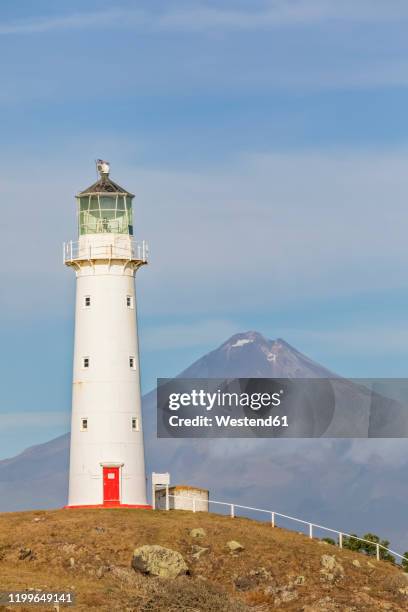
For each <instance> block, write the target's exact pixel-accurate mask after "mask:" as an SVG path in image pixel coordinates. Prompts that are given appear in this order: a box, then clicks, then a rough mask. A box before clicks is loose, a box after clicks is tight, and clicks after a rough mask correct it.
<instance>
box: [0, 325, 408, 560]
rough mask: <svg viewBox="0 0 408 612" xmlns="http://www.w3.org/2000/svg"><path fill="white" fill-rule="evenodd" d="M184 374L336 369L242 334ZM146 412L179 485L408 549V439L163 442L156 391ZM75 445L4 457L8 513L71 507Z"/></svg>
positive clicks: (351, 414)
mask: <svg viewBox="0 0 408 612" xmlns="http://www.w3.org/2000/svg"><path fill="white" fill-rule="evenodd" d="M179 376H180V377H184V378H207V377H292V378H293V377H298V378H324V377H331V378H332V377H333V376H335V375H334V374H333V373H331V372H330V371H329V370H327V369H326V368H324V367H323V366H321V365H319V364H317V363H315V362H313V361H312V360H310V359H309V358H308V357H306V356H305V355H302V354H301V353H299V352H298V351H297V350H296V349H294V348H293V347H291V346H290V345H289V344H287V343H286V342H285V341H284V340H281V339H278V340H268V339H266V338H264V337H263V336H262V335H261V334H258V333H256V332H252V331H251V332H247V333H240V334H236V335H234V336H232V337H231V338H230V339H229V340H228V341H227V342H225V343H224V344H222V345H221V346H220V347H219V348H217V349H216V350H214V351H212V352H210V353H208V354H207V355H205V356H204V357H202V358H201V359H199V360H197V361H196V362H195V363H193V364H192V365H191V366H190V367H189V368H187V369H186V370H184V372H181V373H180V375H179ZM339 381H340V383H339V384H343V383H344V382H345V383H347V384H349V385H350V384H351V383H348V382H347V381H344V380H343V379H339ZM347 391H348V393H349V395H345V397H346V400H345V403H344V406H343V413H344V414H343V418H344V420H345V421H347V419H348V418H356V415H355V412H356V409H357V408H358V406H356V405H355V402H353V401H352V400H353V397H354V395H353V393H354V387H350V386H349V387H347ZM350 394H351V395H350ZM347 398H348V399H347ZM348 400H350V401H348ZM143 413H144V417H143V418H144V429H145V448H146V467H147V473H148V474H150V473H151V471H152V470H154V471H158V472H162V471H163V472H164V471H169V472H170V473H171V477H172V481H173V482H174V483H185V484H192V485H194V484H195V485H198V486H202V487H206V488H208V489H210V491H211V495H212V497H213V498H214V499H216V500H221V501H222V500H225V501H235V502H236V503H241V504H244V505H248V506H255V507H260V508H273V509H275V510H276V511H279V512H282V513H284V514H291V515H292V516H299V517H300V518H305V519H306V520H312V521H315V522H316V523H320V524H323V525H327V526H328V527H334V528H336V529H341V530H344V531H349V532H350V531H352V532H357V533H366V532H368V531H372V532H374V533H379V534H380V535H381V536H382V537H384V538H385V537H386V538H387V539H390V540H391V541H398V542H399V547H400V549H401V547H402V550H405V549H408V534H407V532H406V516H407V513H408V495H407V486H406V480H407V478H406V474H407V470H408V440H406V439H401V440H379V439H360V440H343V439H337V440H332V439H324V438H322V439H287V438H286V439H276V438H273V439H271V438H266V439H265V438H264V439H193V440H191V439H160V440H158V439H157V437H156V393H155V391H152V392H151V393H148V394H147V395H145V396H144V397H143ZM357 417H358V418H357V421H358V423H360V425H359V426H360V427H361V430H362V431H364V430H365V431H367V430H368V427H369V424H368V419H367V416H366V415H365V414H364V415H361V418H359V415H358V414H357ZM341 425H342V424H341V423H339V426H341ZM68 448H69V437H68V435H66V436H61V437H60V438H57V439H56V440H52V441H50V442H48V443H47V444H41V445H38V446H35V447H32V448H31V449H28V450H26V451H24V452H23V453H21V454H20V455H18V456H17V457H14V458H12V459H6V460H3V461H0V510H2V511H6V510H23V509H30V508H51V507H54V508H55V507H60V506H63V505H64V504H65V503H66V494H67V467H68Z"/></svg>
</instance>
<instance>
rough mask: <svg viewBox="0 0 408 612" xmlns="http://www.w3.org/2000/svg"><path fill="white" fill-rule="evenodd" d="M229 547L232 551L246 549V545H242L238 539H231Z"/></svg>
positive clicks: (236, 551)
mask: <svg viewBox="0 0 408 612" xmlns="http://www.w3.org/2000/svg"><path fill="white" fill-rule="evenodd" d="M227 548H228V550H229V551H230V552H232V553H238V552H241V551H242V550H245V546H242V544H240V543H239V542H237V541H236V540H230V541H229V542H227Z"/></svg>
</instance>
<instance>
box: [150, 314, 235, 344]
mask: <svg viewBox="0 0 408 612" xmlns="http://www.w3.org/2000/svg"><path fill="white" fill-rule="evenodd" d="M238 331H240V327H239V325H238V324H236V323H233V322H232V321H227V320H222V319H215V320H214V319H208V320H202V321H196V322H194V323H183V324H178V325H177V324H176V325H171V324H169V325H159V326H157V325H156V326H155V327H154V328H147V329H146V330H145V332H144V334H143V339H144V344H143V346H144V348H145V349H147V350H158V349H159V350H165V349H169V348H187V347H199V346H208V345H210V344H212V343H214V342H219V339H220V338H227V337H228V336H231V335H232V334H234V333H236V332H238Z"/></svg>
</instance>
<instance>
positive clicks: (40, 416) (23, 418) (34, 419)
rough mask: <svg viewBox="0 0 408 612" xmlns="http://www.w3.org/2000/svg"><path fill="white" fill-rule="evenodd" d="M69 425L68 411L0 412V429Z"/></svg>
mask: <svg viewBox="0 0 408 612" xmlns="http://www.w3.org/2000/svg"><path fill="white" fill-rule="evenodd" d="M56 426H64V427H65V426H66V427H69V413H68V412H61V411H55V412H48V411H47V412H18V413H16V412H1V413H0V431H1V430H7V431H10V430H13V429H26V428H27V427H34V428H36V427H47V428H49V427H56Z"/></svg>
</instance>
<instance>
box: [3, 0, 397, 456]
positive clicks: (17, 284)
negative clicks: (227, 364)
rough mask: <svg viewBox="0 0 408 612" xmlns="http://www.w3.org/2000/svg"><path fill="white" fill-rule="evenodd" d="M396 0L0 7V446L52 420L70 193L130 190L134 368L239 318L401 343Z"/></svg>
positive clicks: (310, 350)
mask: <svg viewBox="0 0 408 612" xmlns="http://www.w3.org/2000/svg"><path fill="white" fill-rule="evenodd" d="M407 25H408V4H407V3H406V2H405V0H388V1H387V2H385V1H384V0H378V1H377V0H359V2H354V1H351V0H342V2H340V3H339V2H338V1H337V0H274V1H272V0H271V1H267V0H263V1H252V2H247V1H246V2H243V1H239V0H235V1H228V0H218V1H217V2H215V1H214V2H210V1H202V2H196V1H195V0H189V2H179V1H177V0H175V1H174V2H169V1H166V2H161V1H156V2H154V3H152V2H143V1H140V2H137V1H132V2H130V1H129V2H124V1H118V2H115V3H114V4H112V2H105V1H104V0H99V1H98V2H96V1H95V2H94V1H88V0H82V1H81V2H78V1H76V0H74V1H73V2H70V3H62V2H55V1H52V2H51V1H48V2H46V1H41V0H40V1H38V0H37V2H36V3H35V4H34V3H32V2H28V1H24V0H20V1H19V2H18V3H16V2H12V1H11V0H2V2H1V4H0V54H1V57H2V58H3V61H2V65H1V69H0V70H1V89H0V111H1V112H0V133H1V145H2V146H1V148H0V191H1V196H2V199H1V201H2V215H3V223H2V230H3V231H2V235H3V241H2V244H1V247H0V248H1V249H2V258H3V275H2V283H1V289H0V297H1V310H2V317H1V321H0V335H1V343H2V348H3V350H2V357H1V360H2V363H1V366H2V373H3V377H2V380H3V385H2V390H3V393H2V398H1V402H0V457H5V456H8V455H11V454H14V453H15V452H17V451H19V450H22V449H23V448H24V447H25V446H27V445H29V444H33V443H37V442H41V441H45V440H47V439H49V438H50V437H52V436H54V435H58V433H62V432H64V431H66V430H67V428H68V419H69V408H70V377H71V359H72V334H73V331H72V327H73V319H72V314H73V301H74V279H73V275H72V273H71V271H69V270H66V269H64V267H63V265H62V262H61V243H62V242H63V241H64V240H68V239H71V238H75V210H74V200H73V196H74V194H75V192H77V191H78V190H80V189H82V188H84V187H85V186H87V185H88V184H89V183H90V182H92V180H93V179H94V176H95V171H94V166H93V160H94V159H95V158H96V157H103V158H105V159H108V160H109V161H110V162H111V164H112V176H113V178H114V179H115V180H117V181H118V182H119V183H122V184H123V185H124V186H126V187H127V188H129V189H130V190H131V191H133V192H135V193H136V195H137V199H136V223H135V227H136V234H137V237H138V238H146V239H147V240H148V241H149V243H150V248H151V265H150V266H149V267H148V268H147V269H143V270H141V271H140V273H139V275H138V297H139V317H140V336H141V351H142V370H143V386H144V389H145V390H148V389H150V388H152V387H153V386H154V380H155V378H156V377H157V376H170V375H172V374H176V373H177V372H178V371H180V370H181V369H182V368H184V367H186V366H188V365H189V364H190V363H191V362H192V361H193V360H194V359H196V358H197V357H199V356H201V355H202V354H203V353H205V352H207V351H208V350H211V349H212V348H215V347H216V346H217V345H218V344H220V343H221V342H223V341H224V340H225V339H226V338H227V337H228V336H229V335H231V334H232V333H235V332H236V331H245V330H247V329H256V330H258V331H260V332H262V333H264V334H265V335H266V336H268V337H272V338H273V337H277V336H280V337H283V338H285V339H286V340H287V341H288V342H290V343H291V344H293V345H294V346H296V348H298V349H299V350H301V351H303V352H305V353H307V354H308V355H309V356H310V357H312V358H314V359H315V360H317V361H320V362H321V363H322V364H324V365H325V366H326V367H328V368H330V369H332V370H334V371H337V372H339V373H341V374H343V375H346V376H354V377H375V376H381V377H386V376H405V375H406V367H405V364H406V362H407V359H408V348H407V347H408V315H407V308H406V305H407V303H408V280H407V269H408V265H407V264H408V254H407V253H408V249H407V241H406V235H407V228H408V206H407V200H408V172H407V168H408V123H407V120H406V117H407V108H408V41H407V39H406V28H407Z"/></svg>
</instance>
